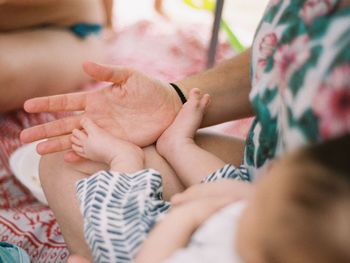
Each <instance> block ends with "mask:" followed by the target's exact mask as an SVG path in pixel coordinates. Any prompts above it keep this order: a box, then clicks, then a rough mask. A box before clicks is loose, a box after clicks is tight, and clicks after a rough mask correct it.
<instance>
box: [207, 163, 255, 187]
mask: <svg viewBox="0 0 350 263" xmlns="http://www.w3.org/2000/svg"><path fill="white" fill-rule="evenodd" d="M222 179H233V180H239V181H250V177H249V172H248V170H247V168H246V167H245V166H244V165H241V166H240V167H238V168H236V167H235V166H233V165H232V164H226V165H225V166H224V167H222V168H221V169H219V170H217V171H215V172H214V173H212V174H210V175H208V176H207V177H205V178H204V179H203V180H202V183H210V182H214V181H218V180H222Z"/></svg>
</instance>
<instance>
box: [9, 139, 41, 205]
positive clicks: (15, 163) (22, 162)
mask: <svg viewBox="0 0 350 263" xmlns="http://www.w3.org/2000/svg"><path fill="white" fill-rule="evenodd" d="M38 143H39V142H33V143H29V144H26V145H24V146H22V147H20V148H18V149H17V150H16V151H15V152H13V154H12V155H11V156H10V168H11V171H12V172H13V174H14V175H15V176H16V178H17V179H18V180H19V181H20V182H21V183H22V184H23V185H24V186H25V187H27V188H28V189H29V191H30V192H31V193H32V194H33V196H34V197H35V198H36V199H37V200H39V201H40V202H41V203H43V204H45V205H47V200H46V197H45V194H44V191H43V188H42V187H41V184H40V179H39V161H40V155H39V154H38V153H37V152H36V146H37V144H38Z"/></svg>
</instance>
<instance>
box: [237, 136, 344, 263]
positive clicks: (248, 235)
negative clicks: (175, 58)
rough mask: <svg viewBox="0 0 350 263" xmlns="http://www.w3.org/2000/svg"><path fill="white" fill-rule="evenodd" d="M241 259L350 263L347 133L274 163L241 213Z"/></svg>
mask: <svg viewBox="0 0 350 263" xmlns="http://www.w3.org/2000/svg"><path fill="white" fill-rule="evenodd" d="M237 242H238V251H239V253H240V254H241V256H242V258H243V259H244V261H245V262H246V263H275V262H276V263H278V262H281V263H289V262H290V263H293V262H295V263H304V262H305V263H308V262H318V263H322V262H337V263H342V262H344V263H345V262H350V245H349V244H350V135H347V136H344V137H342V138H339V139H336V140H333V141H329V142H327V143H324V144H320V145H317V146H313V147H308V148H305V149H303V150H301V151H298V152H296V153H294V154H292V155H290V156H288V157H286V158H283V159H281V160H280V161H278V162H276V164H275V165H273V166H272V168H271V169H270V170H269V171H268V173H267V174H266V175H263V177H262V179H261V180H260V182H258V183H257V187H256V190H255V192H254V194H253V195H252V196H251V199H250V200H249V202H248V206H247V208H246V209H245V211H244V212H243V214H242V217H241V219H240V225H239V230H238V236H237Z"/></svg>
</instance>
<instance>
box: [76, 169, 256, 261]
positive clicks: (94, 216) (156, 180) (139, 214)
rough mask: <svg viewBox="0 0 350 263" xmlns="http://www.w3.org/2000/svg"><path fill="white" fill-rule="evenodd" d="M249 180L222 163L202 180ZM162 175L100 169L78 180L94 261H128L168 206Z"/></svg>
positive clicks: (152, 172) (85, 224)
mask: <svg viewBox="0 0 350 263" xmlns="http://www.w3.org/2000/svg"><path fill="white" fill-rule="evenodd" d="M221 179H234V180H248V179H249V176H248V172H247V170H246V169H244V168H241V167H240V168H235V167H234V166H232V165H229V164H228V165H225V166H224V167H223V168H221V169H219V170H217V171H216V172H214V173H213V174H211V175H209V176H207V177H206V178H204V179H203V181H202V183H208V182H212V181H217V180H221ZM162 193H163V192H162V178H161V175H160V174H159V173H158V172H157V171H155V170H152V169H146V170H142V171H139V172H137V173H134V174H125V173H118V172H112V171H100V172H98V173H96V174H94V175H92V176H90V177H88V178H86V179H83V180H80V181H79V182H78V183H77V197H78V200H79V202H80V211H81V213H82V215H83V217H84V235H85V240H86V242H87V244H88V245H89V247H90V250H91V252H92V255H93V259H94V262H97V263H104V262H106V263H107V262H108V263H109V262H116V263H128V262H132V259H133V258H134V256H135V255H136V253H137V252H138V249H139V248H140V245H141V244H142V242H143V241H144V240H145V238H146V237H147V234H148V233H149V231H150V230H151V229H152V227H153V226H154V224H155V223H157V221H158V220H160V219H161V217H162V215H164V214H165V213H166V212H167V211H168V209H169V203H168V202H166V201H164V200H163V198H162Z"/></svg>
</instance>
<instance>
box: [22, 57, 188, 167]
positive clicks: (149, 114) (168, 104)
mask: <svg viewBox="0 0 350 263" xmlns="http://www.w3.org/2000/svg"><path fill="white" fill-rule="evenodd" d="M84 70H85V71H86V72H87V73H88V74H89V75H91V76H92V77H93V78H94V79H96V80H100V81H108V82H112V83H113V84H112V85H110V86H108V87H105V88H101V89H98V90H94V91H88V92H79V93H70V94H63V95H56V96H48V97H41V98H34V99H30V100H28V101H26V103H25V104H24V108H25V110H26V111H27V112H30V113H36V112H58V111H78V113H77V114H75V115H73V116H69V117H65V118H62V119H60V120H56V121H52V122H49V123H46V124H42V125H38V126H35V127H31V128H28V129H26V130H24V131H22V133H21V140H22V141H23V142H26V143H27V142H32V141H36V140H40V139H44V138H50V139H49V140H47V141H44V142H41V143H40V144H39V145H38V147H37V150H38V152H39V153H40V154H47V153H52V152H57V151H62V150H66V149H69V148H70V147H71V143H70V134H71V131H72V130H73V129H74V128H81V125H80V120H81V119H82V118H83V117H84V116H86V117H89V118H91V119H92V120H94V121H95V122H96V123H97V125H99V126H100V127H101V128H104V129H105V130H107V131H109V132H111V133H112V134H113V135H115V136H117V137H119V138H122V139H125V140H128V141H130V142H133V143H135V144H137V145H139V146H141V147H142V146H147V145H150V144H152V143H153V142H155V141H156V140H157V138H158V137H159V136H160V135H161V134H162V132H163V131H164V130H165V129H166V128H167V127H168V126H169V125H170V123H171V122H172V121H173V119H174V117H175V116H176V114H177V111H178V110H179V109H180V107H181V103H180V101H179V98H178V97H177V95H176V93H175V91H174V90H173V89H172V88H171V87H170V85H167V84H165V83H162V82H160V81H158V80H155V79H152V78H149V77H147V76H145V75H143V74H141V73H140V72H137V71H135V70H132V69H129V68H121V67H112V66H104V65H99V64H95V63H92V62H88V63H85V64H84ZM106 147H108V146H106ZM69 156H70V157H69ZM74 158H75V157H74V156H73V155H72V153H70V155H67V156H66V159H67V160H68V161H69V160H74Z"/></svg>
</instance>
